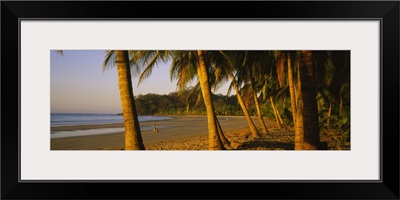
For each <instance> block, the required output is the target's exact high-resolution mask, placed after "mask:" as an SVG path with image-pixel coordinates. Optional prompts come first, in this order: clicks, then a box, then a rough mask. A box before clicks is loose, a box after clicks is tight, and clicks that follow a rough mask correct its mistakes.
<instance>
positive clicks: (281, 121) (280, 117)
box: [274, 103, 286, 127]
mask: <svg viewBox="0 0 400 200" xmlns="http://www.w3.org/2000/svg"><path fill="white" fill-rule="evenodd" d="M274 106H275V110H276V114H277V115H278V119H279V122H280V123H281V126H282V125H283V127H286V125H285V122H284V121H283V119H282V116H281V114H280V113H279V110H278V106H276V105H275V103H274Z"/></svg>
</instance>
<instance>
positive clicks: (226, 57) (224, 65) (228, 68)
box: [210, 51, 261, 138]
mask: <svg viewBox="0 0 400 200" xmlns="http://www.w3.org/2000/svg"><path fill="white" fill-rule="evenodd" d="M213 53H214V54H213V55H210V57H212V61H211V62H212V64H213V65H214V66H215V67H216V68H219V69H220V70H219V73H220V74H219V75H217V76H221V77H224V78H220V79H221V80H222V79H226V78H228V79H230V81H231V84H230V86H229V91H228V94H229V92H230V90H231V89H232V88H233V89H234V90H235V93H236V97H237V99H238V102H239V105H240V107H241V108H242V110H243V114H244V115H245V118H246V120H247V124H248V125H249V128H250V131H251V134H252V137H254V138H259V137H261V135H260V133H259V131H258V129H257V127H256V126H255V124H254V122H253V120H252V119H251V116H250V114H249V111H248V110H247V107H246V105H245V103H244V100H243V97H242V96H241V93H240V89H239V85H238V83H237V79H238V78H240V77H241V75H242V74H241V73H240V72H243V67H242V65H241V64H240V65H239V63H243V59H240V58H243V55H244V52H243V51H219V54H218V52H213ZM241 70H242V71H241ZM235 71H236V73H237V74H236V75H235V74H234V72H235Z"/></svg>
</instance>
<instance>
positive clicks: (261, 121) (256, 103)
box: [251, 79, 269, 134]
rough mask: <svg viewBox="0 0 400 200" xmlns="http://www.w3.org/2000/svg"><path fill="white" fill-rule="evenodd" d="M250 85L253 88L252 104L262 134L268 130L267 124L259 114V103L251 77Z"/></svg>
mask: <svg viewBox="0 0 400 200" xmlns="http://www.w3.org/2000/svg"><path fill="white" fill-rule="evenodd" d="M251 87H252V90H253V97H254V104H255V105H256V110H257V117H258V121H259V122H260V125H261V129H262V131H263V133H264V134H266V133H269V131H268V129H267V126H266V125H265V123H264V120H263V117H262V115H261V109H260V103H259V102H258V98H257V92H256V90H255V86H254V80H253V79H251Z"/></svg>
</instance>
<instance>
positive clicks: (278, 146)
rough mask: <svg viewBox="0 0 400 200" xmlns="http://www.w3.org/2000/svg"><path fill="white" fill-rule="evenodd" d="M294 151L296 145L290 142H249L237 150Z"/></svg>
mask: <svg viewBox="0 0 400 200" xmlns="http://www.w3.org/2000/svg"><path fill="white" fill-rule="evenodd" d="M257 149H270V150H294V143H290V142H269V141H248V142H244V143H243V144H242V145H240V146H238V147H237V150H257Z"/></svg>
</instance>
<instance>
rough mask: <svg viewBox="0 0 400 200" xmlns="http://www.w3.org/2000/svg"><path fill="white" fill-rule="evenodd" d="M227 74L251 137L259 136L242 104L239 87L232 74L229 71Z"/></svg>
mask: <svg viewBox="0 0 400 200" xmlns="http://www.w3.org/2000/svg"><path fill="white" fill-rule="evenodd" d="M229 76H230V77H231V79H232V84H233V88H234V89H235V92H236V96H237V98H238V101H239V105H240V107H241V108H242V110H243V113H244V116H245V117H246V120H247V123H248V124H249V128H250V131H251V135H252V137H254V138H259V137H261V135H260V133H259V132H258V130H257V128H256V126H255V125H254V123H253V120H252V119H251V117H250V114H249V111H247V108H246V106H245V105H244V101H243V98H242V96H240V92H239V87H238V86H237V84H236V81H235V77H234V76H233V74H232V73H230V74H229Z"/></svg>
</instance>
